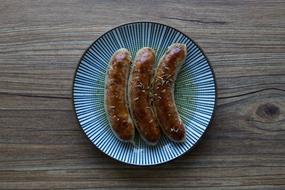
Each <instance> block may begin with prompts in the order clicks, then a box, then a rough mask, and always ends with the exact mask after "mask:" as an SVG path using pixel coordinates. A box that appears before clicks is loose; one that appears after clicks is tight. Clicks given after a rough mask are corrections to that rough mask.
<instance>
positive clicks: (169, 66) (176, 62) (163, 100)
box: [153, 43, 187, 142]
mask: <svg viewBox="0 0 285 190" xmlns="http://www.w3.org/2000/svg"><path fill="white" fill-rule="evenodd" d="M186 54H187V49H186V45H184V44H179V43H175V44H172V45H171V46H169V47H168V49H167V50H166V52H165V53H164V55H163V56H162V58H161V59H160V61H159V64H158V66H157V69H156V73H155V76H154V81H153V95H154V101H153V107H154V111H155V114H156V117H157V119H158V123H159V125H160V127H161V129H162V131H163V132H164V134H165V135H166V136H167V137H168V138H169V139H170V140H172V141H174V142H183V141H184V140H185V128H184V125H183V122H182V120H181V118H180V116H179V113H178V111H177V108H176V105H175V100H174V83H175V80H176V76H177V73H178V71H179V69H180V67H181V65H182V64H183V62H184V59H185V56H186Z"/></svg>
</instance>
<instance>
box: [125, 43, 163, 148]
mask: <svg viewBox="0 0 285 190" xmlns="http://www.w3.org/2000/svg"><path fill="white" fill-rule="evenodd" d="M154 64H155V54H154V51H153V50H152V49H151V48H148V47H144V48H142V49H140V50H139V51H138V52H137V54H136V57H135V61H134V64H133V66H132V70H131V74H130V79H129V101H130V110H131V115H132V118H133V121H134V124H135V126H136V128H137V130H138V131H139V133H140V135H141V137H142V139H144V141H145V142H146V143H147V144H150V145H155V144H156V143H157V142H158V140H159V138H160V129H159V126H158V124H157V120H156V117H155V115H154V112H153V110H152V106H151V101H150V99H151V97H150V92H151V80H152V76H153V74H152V73H153V66H154Z"/></svg>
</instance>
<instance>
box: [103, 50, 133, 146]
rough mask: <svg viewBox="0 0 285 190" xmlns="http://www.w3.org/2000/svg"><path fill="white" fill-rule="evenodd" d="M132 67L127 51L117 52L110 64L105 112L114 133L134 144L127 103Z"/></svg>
mask: <svg viewBox="0 0 285 190" xmlns="http://www.w3.org/2000/svg"><path fill="white" fill-rule="evenodd" d="M130 66H131V58H130V52H129V51H128V50H127V49H124V48H122V49H119V50H118V51H116V52H115V53H114V54H113V56H112V58H111V60H110V63H109V67H108V70H107V75H106V79H105V97H104V100H105V111H106V113H107V118H108V121H109V123H110V125H111V129H112V131H113V133H114V134H115V135H116V136H117V137H118V138H119V139H120V140H121V141H127V142H133V139H134V135H135V127H134V125H133V123H132V120H131V117H130V114H129V111H128V103H127V90H126V89H127V85H128V76H129V70H130Z"/></svg>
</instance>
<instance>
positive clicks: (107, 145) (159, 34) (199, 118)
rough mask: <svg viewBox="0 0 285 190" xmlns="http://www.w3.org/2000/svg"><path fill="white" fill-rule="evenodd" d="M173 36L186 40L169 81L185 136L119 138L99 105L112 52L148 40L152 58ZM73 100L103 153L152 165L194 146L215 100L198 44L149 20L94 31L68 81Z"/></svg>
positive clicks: (210, 75) (209, 72)
mask: <svg viewBox="0 0 285 190" xmlns="http://www.w3.org/2000/svg"><path fill="white" fill-rule="evenodd" d="M174 42H179V43H184V44H186V46H187V51H188V54H187V57H186V59H185V63H184V64H183V66H182V68H181V70H180V72H179V74H178V76H177V80H176V83H175V89H174V92H175V101H176V105H177V108H178V112H179V114H180V116H181V119H182V121H183V122H184V125H185V128H186V141H185V142H184V143H174V142H172V141H170V140H168V139H167V138H166V137H165V136H163V135H162V137H161V139H160V141H159V143H158V144H157V145H156V146H149V145H147V144H145V143H144V142H143V140H142V139H141V138H140V137H139V135H138V134H136V136H135V145H132V144H130V143H123V142H121V141H119V140H118V139H117V138H116V137H115V135H114V134H113V133H112V131H111V129H110V126H109V124H108V121H107V117H106V113H105V110H104V85H105V84H104V80H105V74H106V69H107V66H108V63H109V60H110V58H111V56H112V54H113V53H114V52H115V51H116V50H118V49H120V48H127V49H128V50H130V52H131V54H132V57H133V58H134V56H135V53H136V51H137V50H138V49H140V48H142V47H145V46H148V47H151V48H153V49H154V50H155V51H156V55H157V56H156V62H158V60H159V59H160V57H161V56H162V55H163V53H164V52H165V50H166V49H167V47H168V46H169V45H171V44H172V43H174ZM73 104H74V109H75V113H76V116H77V119H78V122H79V125H80V127H81V128H82V130H83V132H84V133H85V134H86V135H87V137H88V139H89V140H90V141H91V142H92V143H93V144H94V145H95V146H96V147H97V148H98V149H100V150H101V151H102V152H104V153H105V154H107V155H108V156H110V157H112V158H114V159H116V160H118V161H121V162H124V163H127V164H132V165H144V166H145V165H156V164H162V163H165V162H168V161H170V160H173V159H175V158H177V157H179V156H181V155H182V154H184V153H186V152H187V151H189V150H190V149H192V148H193V147H194V145H195V144H196V143H197V142H198V140H199V139H200V138H201V136H202V135H203V133H204V132H205V130H206V129H207V128H208V126H209V123H210V121H211V120H212V116H213V112H214V108H215V104H216V83H215V78H214V73H213V70H212V67H211V66H210V64H209V61H208V59H207V57H206V56H205V54H204V53H203V51H202V50H201V48H200V47H199V46H198V45H197V44H196V43H195V42H194V41H193V40H191V39H190V38H189V37H188V36H186V35H185V34H183V33H182V32H180V31H178V30H177V29H175V28H173V27H170V26H167V25H164V24H160V23H154V22H135V23H128V24H124V25H121V26H118V27H116V28H113V29H111V30H110V31H108V32H106V33H105V34H103V35H102V36H100V37H99V38H98V39H97V40H96V41H95V42H94V43H93V44H92V45H91V46H90V47H89V48H88V49H87V50H86V51H85V53H84V54H83V56H82V57H81V59H80V62H79V64H78V67H77V69H76V72H75V76H74V82H73Z"/></svg>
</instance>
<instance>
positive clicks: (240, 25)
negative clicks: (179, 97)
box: [0, 0, 285, 190]
mask: <svg viewBox="0 0 285 190" xmlns="http://www.w3.org/2000/svg"><path fill="white" fill-rule="evenodd" d="M140 20H146V21H156V22H161V23H164V24H167V25H170V26H173V27H175V28H177V29H179V30H181V31H183V32H184V33H186V34H187V35H189V36H190V37H191V38H192V39H193V40H195V41H196V42H197V43H198V44H199V45H200V46H201V47H202V48H203V49H204V51H205V52H206V55H207V56H208V58H209V60H210V62H211V64H212V66H213V69H214V71H215V74H216V79H217V86H218V103H217V109H216V112H215V117H214V121H213V124H212V125H211V126H210V128H209V130H208V132H207V133H206V135H205V137H204V139H203V140H202V141H201V143H200V144H199V145H198V146H197V147H196V148H195V149H194V150H193V151H192V152H191V153H187V154H186V155H185V156H183V157H181V158H179V159H177V160H175V161H173V162H170V163H167V164H164V165H159V166H155V167H148V168H141V167H135V166H130V165H124V164H121V163H119V162H117V161H114V160H112V159H111V158H109V157H107V156H105V155H104V154H103V153H101V152H100V151H99V150H97V149H96V148H95V147H94V146H93V145H91V144H90V143H89V142H88V140H87V139H86V137H85V136H84V134H83V133H82V131H81V130H80V128H79V125H78V123H77V121H76V118H75V115H74V111H73V106H72V98H71V97H72V94H71V89H72V82H73V74H74V71H75V68H76V66H77V64H78V61H79V59H80V57H81V55H82V53H83V52H84V50H85V49H86V48H87V47H88V46H89V45H90V44H91V43H92V42H93V41H94V40H95V39H96V38H98V37H99V36H100V35H102V34H103V33H104V32H106V31H107V30H109V29H111V28H113V27H115V26H117V25H120V24H122V23H127V22H132V21H140ZM284 60H285V2H284V1H282V0H281V1H274V2H273V1H272V2H271V1H255V0H252V1H235V0H231V1H220V0H215V1H210V0H209V1H200V0H196V1H181V2H180V1H179V2H177V1H165V2H159V1H153V2H151V1H146V0H140V1H121V2H115V1H92V0H83V1H79V0H77V1H76V0H67V1H51V0H49V1H44V0H40V1H32V0H25V1H15V0H1V1H0V189H64V188H66V189H94V188H95V187H99V188H116V189H127V188H129V189H139V188H151V189H152V188H155V187H157V188H160V189H184V188H185V189H190V188H191V189H207V190H211V189H266V190H268V189H285V62H284Z"/></svg>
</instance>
